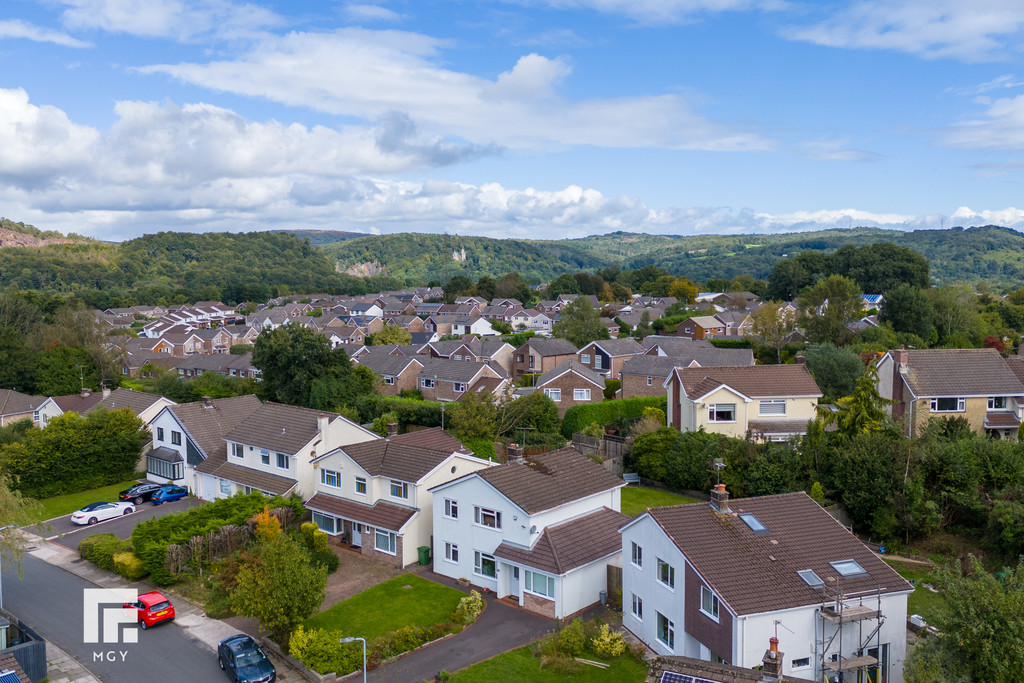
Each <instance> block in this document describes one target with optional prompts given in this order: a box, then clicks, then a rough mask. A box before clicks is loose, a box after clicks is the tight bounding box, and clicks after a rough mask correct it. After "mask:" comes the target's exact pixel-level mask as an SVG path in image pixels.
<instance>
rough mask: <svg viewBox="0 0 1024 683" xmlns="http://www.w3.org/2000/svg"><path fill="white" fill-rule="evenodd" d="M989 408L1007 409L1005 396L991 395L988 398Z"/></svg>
mask: <svg viewBox="0 0 1024 683" xmlns="http://www.w3.org/2000/svg"><path fill="white" fill-rule="evenodd" d="M988 409H989V410H1006V397H1005V396H990V397H989V399H988Z"/></svg>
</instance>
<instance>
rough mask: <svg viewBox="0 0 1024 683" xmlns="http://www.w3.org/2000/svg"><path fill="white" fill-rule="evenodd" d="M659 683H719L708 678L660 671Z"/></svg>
mask: <svg viewBox="0 0 1024 683" xmlns="http://www.w3.org/2000/svg"><path fill="white" fill-rule="evenodd" d="M660 683H719V682H718V681H713V680H711V679H710V678H700V677H699V676H690V675H689V674H680V673H676V672H675V671H662V672H661V679H660Z"/></svg>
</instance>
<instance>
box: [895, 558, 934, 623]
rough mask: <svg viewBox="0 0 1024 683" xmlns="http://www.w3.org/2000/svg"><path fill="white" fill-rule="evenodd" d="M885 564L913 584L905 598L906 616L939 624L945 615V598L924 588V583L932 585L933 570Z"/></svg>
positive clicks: (923, 567)
mask: <svg viewBox="0 0 1024 683" xmlns="http://www.w3.org/2000/svg"><path fill="white" fill-rule="evenodd" d="M886 562H887V563H888V564H889V566H890V567H892V568H893V569H895V570H896V571H898V572H899V573H900V576H902V577H903V578H904V579H906V580H907V581H910V582H912V583H913V584H914V592H913V593H911V594H910V595H909V596H907V614H908V615H911V614H920V615H921V616H922V617H924V620H925V621H927V622H928V623H929V624H934V625H938V624H940V623H941V622H942V618H943V617H944V616H945V615H946V610H947V607H946V598H944V597H943V595H942V593H933V592H931V591H930V590H928V589H927V588H925V587H924V584H926V583H934V575H933V569H932V568H931V567H925V566H918V565H912V564H906V563H903V562H899V561H894V560H888V559H887V560H886Z"/></svg>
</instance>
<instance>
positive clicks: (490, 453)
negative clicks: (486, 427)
mask: <svg viewBox="0 0 1024 683" xmlns="http://www.w3.org/2000/svg"><path fill="white" fill-rule="evenodd" d="M462 444H463V445H464V446H465V447H466V448H468V449H469V450H471V451H473V455H475V456H476V457H478V458H480V459H481V460H490V461H492V462H493V461H495V460H497V454H496V453H495V452H494V442H493V441H491V440H490V439H464V440H463V441H462Z"/></svg>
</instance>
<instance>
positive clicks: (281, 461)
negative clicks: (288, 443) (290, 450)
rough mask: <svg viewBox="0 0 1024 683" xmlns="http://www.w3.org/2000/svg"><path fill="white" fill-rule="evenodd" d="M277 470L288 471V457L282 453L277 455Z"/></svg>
mask: <svg viewBox="0 0 1024 683" xmlns="http://www.w3.org/2000/svg"><path fill="white" fill-rule="evenodd" d="M277 469H279V470H286V469H288V456H287V455H285V454H284V453H278V454H277Z"/></svg>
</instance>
